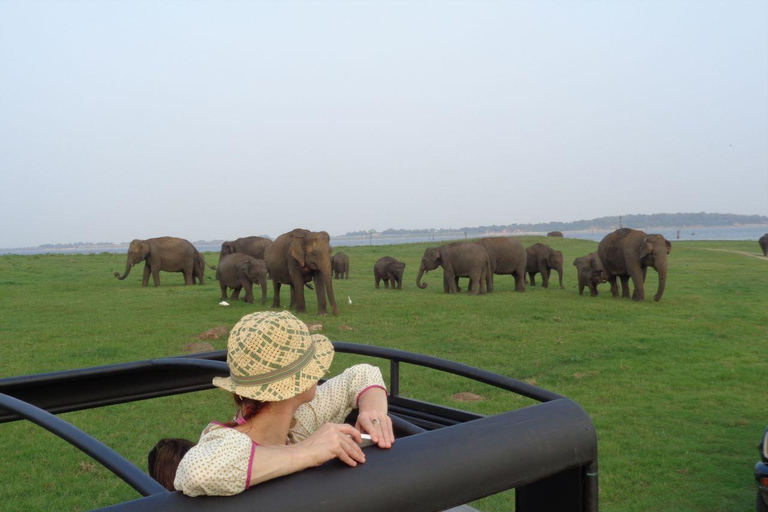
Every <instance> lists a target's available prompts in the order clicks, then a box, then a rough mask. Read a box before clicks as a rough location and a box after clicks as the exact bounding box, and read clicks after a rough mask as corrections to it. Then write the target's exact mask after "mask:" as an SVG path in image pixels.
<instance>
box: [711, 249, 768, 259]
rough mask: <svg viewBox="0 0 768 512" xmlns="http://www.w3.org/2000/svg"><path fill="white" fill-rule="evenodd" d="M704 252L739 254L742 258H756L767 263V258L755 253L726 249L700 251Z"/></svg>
mask: <svg viewBox="0 0 768 512" xmlns="http://www.w3.org/2000/svg"><path fill="white" fill-rule="evenodd" d="M702 250H704V251H717V252H730V253H733V254H741V255H742V256H750V257H752V258H757V259H759V260H763V261H768V258H766V257H765V256H763V255H762V254H758V253H756V252H747V251H731V250H728V249H702Z"/></svg>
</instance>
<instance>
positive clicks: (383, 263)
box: [373, 256, 405, 290]
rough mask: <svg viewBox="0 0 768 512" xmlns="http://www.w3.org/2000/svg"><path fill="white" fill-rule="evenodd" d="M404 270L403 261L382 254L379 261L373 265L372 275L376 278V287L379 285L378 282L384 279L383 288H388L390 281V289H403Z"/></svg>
mask: <svg viewBox="0 0 768 512" xmlns="http://www.w3.org/2000/svg"><path fill="white" fill-rule="evenodd" d="M404 271H405V263H403V262H402V261H397V260H396V259H395V258H392V257H390V256H384V257H383V258H379V261H377V262H376V264H375V265H374V266H373V276H374V277H375V278H376V288H378V287H379V282H381V280H382V279H383V280H384V288H389V282H390V281H392V289H393V290H394V289H395V288H397V289H398V290H402V289H403V272H404Z"/></svg>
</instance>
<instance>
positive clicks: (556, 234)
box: [547, 231, 563, 238]
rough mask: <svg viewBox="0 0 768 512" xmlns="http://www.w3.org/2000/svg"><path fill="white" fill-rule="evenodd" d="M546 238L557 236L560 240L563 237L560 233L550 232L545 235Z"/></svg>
mask: <svg viewBox="0 0 768 512" xmlns="http://www.w3.org/2000/svg"><path fill="white" fill-rule="evenodd" d="M547 236H559V237H560V238H562V237H563V233H562V232H560V231H550V232H549V233H547Z"/></svg>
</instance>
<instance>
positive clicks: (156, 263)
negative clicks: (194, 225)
mask: <svg viewBox="0 0 768 512" xmlns="http://www.w3.org/2000/svg"><path fill="white" fill-rule="evenodd" d="M196 253H197V254H198V255H199V253H198V252H197V250H196V249H195V246H194V245H192V244H191V243H190V242H189V241H188V240H185V239H183V238H176V237H172V236H162V237H159V238H148V239H146V240H138V239H137V240H133V241H132V242H131V245H130V246H129V247H128V257H127V259H126V263H125V272H124V273H123V275H120V273H119V272H113V275H114V276H115V277H116V278H118V279H119V280H121V281H122V280H123V279H125V278H126V277H128V274H130V272H131V268H132V267H133V266H134V265H137V264H139V263H141V262H142V261H143V262H144V275H143V276H142V278H141V286H143V287H147V286H148V285H149V275H150V274H152V281H153V282H154V283H155V286H160V271H163V272H181V273H182V274H184V284H185V285H190V284H194V281H193V278H194V273H195V264H196V263H197V264H198V265H199V261H198V260H197V257H196V256H195V254H196ZM200 257H202V256H200ZM200 278H201V284H202V275H201V276H200Z"/></svg>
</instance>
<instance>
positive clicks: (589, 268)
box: [573, 252, 608, 297]
mask: <svg viewBox="0 0 768 512" xmlns="http://www.w3.org/2000/svg"><path fill="white" fill-rule="evenodd" d="M573 266H574V267H576V272H577V273H578V277H579V295H584V287H585V286H586V287H587V288H589V294H590V295H591V296H593V297H597V285H598V284H602V283H606V282H608V279H606V277H605V271H604V270H603V264H602V262H601V261H600V256H598V254H597V253H596V252H591V253H589V254H588V255H586V256H582V257H580V258H576V259H575V260H573Z"/></svg>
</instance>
